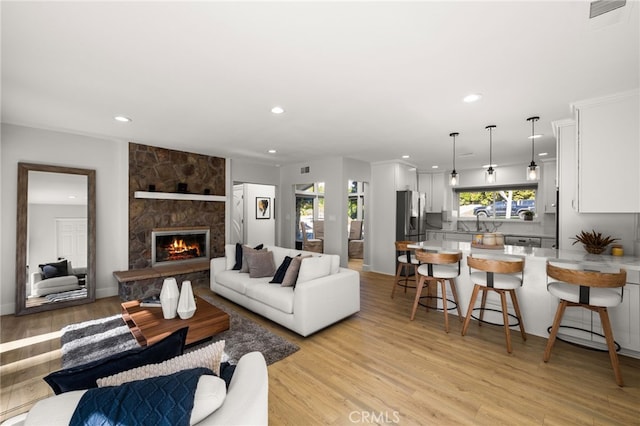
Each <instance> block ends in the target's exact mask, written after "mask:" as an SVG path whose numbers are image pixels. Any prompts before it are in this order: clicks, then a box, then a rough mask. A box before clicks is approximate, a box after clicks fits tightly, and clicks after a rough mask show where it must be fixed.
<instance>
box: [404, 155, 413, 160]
mask: <svg viewBox="0 0 640 426" xmlns="http://www.w3.org/2000/svg"><path fill="white" fill-rule="evenodd" d="M402 158H404V159H405V160H406V159H407V158H411V156H410V155H403V156H402Z"/></svg>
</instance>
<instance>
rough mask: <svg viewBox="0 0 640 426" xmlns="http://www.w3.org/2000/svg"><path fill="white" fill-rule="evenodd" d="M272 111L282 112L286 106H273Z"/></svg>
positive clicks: (275, 112)
mask: <svg viewBox="0 0 640 426" xmlns="http://www.w3.org/2000/svg"><path fill="white" fill-rule="evenodd" d="M271 112H272V113H274V114H282V113H283V112H284V108H282V107H280V106H274V107H273V108H271Z"/></svg>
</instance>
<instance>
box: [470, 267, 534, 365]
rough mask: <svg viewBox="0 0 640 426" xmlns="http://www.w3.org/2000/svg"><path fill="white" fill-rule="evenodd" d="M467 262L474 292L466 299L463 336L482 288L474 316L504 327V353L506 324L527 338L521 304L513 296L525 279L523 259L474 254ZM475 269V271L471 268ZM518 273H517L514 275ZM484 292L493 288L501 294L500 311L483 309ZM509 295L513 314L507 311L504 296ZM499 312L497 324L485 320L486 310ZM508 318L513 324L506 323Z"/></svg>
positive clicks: (509, 339) (509, 348) (508, 339)
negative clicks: (478, 306)
mask: <svg viewBox="0 0 640 426" xmlns="http://www.w3.org/2000/svg"><path fill="white" fill-rule="evenodd" d="M467 265H468V266H469V273H470V276H471V282H473V284H474V285H473V293H472V294H471V300H470V302H469V309H467V316H466V317H465V320H464V325H463V326H462V335H463V336H464V335H465V333H466V332H467V328H469V322H470V321H471V317H472V313H473V310H474V304H475V301H476V298H477V297H478V292H479V291H480V290H482V302H481V304H480V308H475V309H478V310H480V317H478V318H476V317H474V318H475V319H477V320H478V321H479V322H480V323H483V322H484V323H488V324H493V325H502V326H504V335H505V339H506V341H507V352H509V353H511V350H512V349H511V332H510V330H509V327H514V326H516V325H518V326H519V327H520V333H521V334H522V339H523V340H527V334H526V333H525V331H524V323H523V321H522V314H521V313H520V306H519V305H518V297H517V296H516V289H517V288H519V287H522V282H523V280H524V259H522V258H516V257H510V258H506V257H501V258H483V257H477V256H468V257H467ZM473 270H475V272H474V271H473ZM516 273H520V276H519V277H518V276H517V275H513V274H516ZM487 291H495V292H496V293H498V294H499V295H500V302H501V305H502V310H501V311H499V310H497V309H490V308H486V307H485V304H486V301H487ZM507 293H509V294H510V295H511V302H512V303H513V309H514V311H515V315H513V314H511V313H509V312H508V310H507V296H506V294H507ZM487 310H488V311H495V312H502V321H503V322H502V324H496V323H492V322H489V321H485V320H484V312H485V311H487ZM509 317H511V318H515V319H516V323H515V324H509Z"/></svg>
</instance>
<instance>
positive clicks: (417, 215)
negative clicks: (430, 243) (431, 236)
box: [396, 191, 426, 241]
mask: <svg viewBox="0 0 640 426" xmlns="http://www.w3.org/2000/svg"><path fill="white" fill-rule="evenodd" d="M425 206H426V195H425V194H424V193H422V192H418V191H397V192H396V241H424V240H425V239H426V230H425V223H424V220H425Z"/></svg>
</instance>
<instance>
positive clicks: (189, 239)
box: [151, 227, 209, 266]
mask: <svg viewBox="0 0 640 426" xmlns="http://www.w3.org/2000/svg"><path fill="white" fill-rule="evenodd" d="M202 259H209V228H205V227H194V228H159V229H153V230H152V231H151V265H152V266H155V265H167V264H176V263H183V262H193V261H198V260H202Z"/></svg>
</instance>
